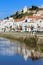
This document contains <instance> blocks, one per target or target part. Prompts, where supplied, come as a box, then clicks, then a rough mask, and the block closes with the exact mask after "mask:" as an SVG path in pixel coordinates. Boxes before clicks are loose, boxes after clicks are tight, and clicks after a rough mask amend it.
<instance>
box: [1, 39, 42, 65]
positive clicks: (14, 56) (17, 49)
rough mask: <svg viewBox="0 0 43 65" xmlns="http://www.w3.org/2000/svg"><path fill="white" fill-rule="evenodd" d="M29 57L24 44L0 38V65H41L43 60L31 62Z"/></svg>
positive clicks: (29, 52) (29, 51) (29, 53)
mask: <svg viewBox="0 0 43 65" xmlns="http://www.w3.org/2000/svg"><path fill="white" fill-rule="evenodd" d="M30 55H31V50H29V49H28V48H27V47H26V45H25V44H22V43H18V42H15V43H14V42H11V41H9V40H7V39H5V38H0V65H43V60H41V59H38V60H36V61H32V60H31V58H28V57H30ZM24 59H25V60H24Z"/></svg>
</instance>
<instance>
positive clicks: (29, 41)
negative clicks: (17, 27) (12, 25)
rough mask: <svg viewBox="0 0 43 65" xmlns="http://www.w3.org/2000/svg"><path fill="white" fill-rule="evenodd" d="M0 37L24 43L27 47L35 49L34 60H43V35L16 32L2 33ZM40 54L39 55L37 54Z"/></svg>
mask: <svg viewBox="0 0 43 65" xmlns="http://www.w3.org/2000/svg"><path fill="white" fill-rule="evenodd" d="M0 37H4V38H7V39H10V40H17V41H20V42H24V43H25V44H26V45H27V46H31V47H34V49H33V50H34V51H35V53H34V54H35V55H34V54H33V56H31V57H32V58H43V35H39V34H32V33H27V32H26V33H24V32H22V33H21V32H14V33H12V32H11V33H0ZM36 52H39V53H36Z"/></svg>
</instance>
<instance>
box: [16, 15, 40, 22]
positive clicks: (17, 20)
mask: <svg viewBox="0 0 43 65" xmlns="http://www.w3.org/2000/svg"><path fill="white" fill-rule="evenodd" d="M26 17H27V18H31V19H36V20H39V19H41V17H40V16H24V17H22V18H20V19H15V21H16V22H21V21H23V20H25V18H26Z"/></svg>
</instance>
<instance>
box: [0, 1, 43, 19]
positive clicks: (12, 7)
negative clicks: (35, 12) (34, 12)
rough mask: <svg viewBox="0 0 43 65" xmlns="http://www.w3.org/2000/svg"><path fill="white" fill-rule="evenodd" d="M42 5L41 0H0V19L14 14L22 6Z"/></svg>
mask: <svg viewBox="0 0 43 65" xmlns="http://www.w3.org/2000/svg"><path fill="white" fill-rule="evenodd" d="M32 5H34V6H41V5H43V0H0V19H4V18H5V17H7V16H10V15H12V14H14V13H15V12H16V11H19V10H21V9H23V8H24V6H27V7H31V6H32Z"/></svg>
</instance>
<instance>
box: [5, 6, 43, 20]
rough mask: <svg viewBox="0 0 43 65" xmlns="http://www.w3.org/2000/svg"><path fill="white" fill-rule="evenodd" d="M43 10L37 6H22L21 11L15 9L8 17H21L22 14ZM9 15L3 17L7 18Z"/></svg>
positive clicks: (26, 14) (31, 13) (27, 14)
mask: <svg viewBox="0 0 43 65" xmlns="http://www.w3.org/2000/svg"><path fill="white" fill-rule="evenodd" d="M40 10H43V8H39V7H37V6H32V7H31V8H26V7H25V8H24V9H22V10H21V11H17V12H16V13H15V14H13V15H11V16H10V17H13V18H14V19H18V18H22V17H23V16H29V15H33V14H37V12H38V11H40ZM8 18H9V17H6V18H5V19H8Z"/></svg>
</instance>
